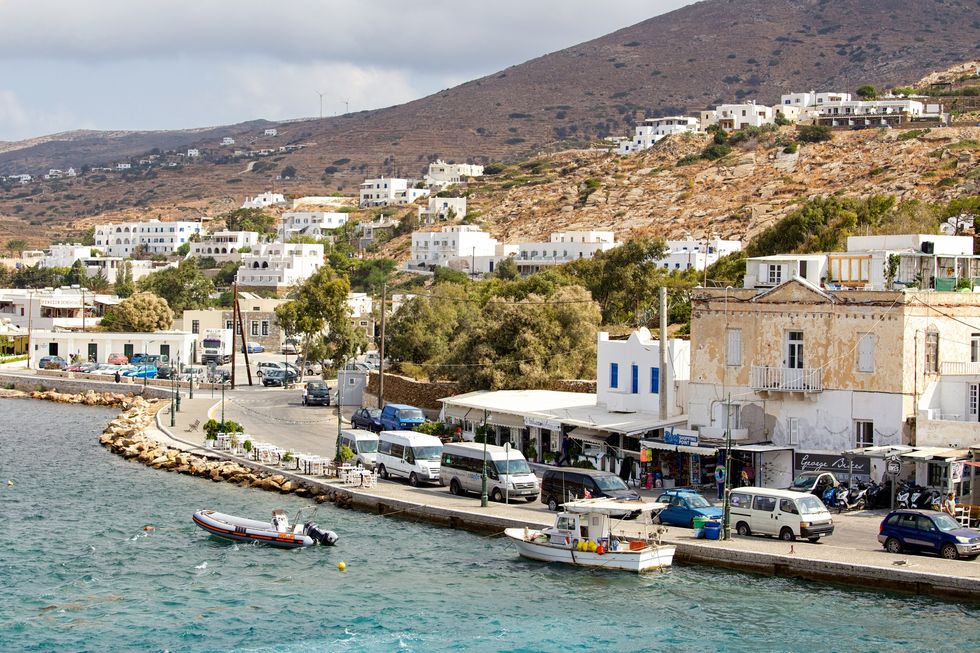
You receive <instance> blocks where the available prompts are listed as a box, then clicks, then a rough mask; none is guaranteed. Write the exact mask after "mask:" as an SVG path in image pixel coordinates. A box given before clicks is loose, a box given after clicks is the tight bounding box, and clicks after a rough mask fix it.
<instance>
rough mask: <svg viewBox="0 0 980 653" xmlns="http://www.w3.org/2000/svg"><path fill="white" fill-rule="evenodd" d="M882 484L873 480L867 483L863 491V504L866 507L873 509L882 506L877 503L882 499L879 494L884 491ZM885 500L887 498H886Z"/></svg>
mask: <svg viewBox="0 0 980 653" xmlns="http://www.w3.org/2000/svg"><path fill="white" fill-rule="evenodd" d="M884 489H885V488H884V486H882V485H880V484H878V483H876V482H875V481H874V480H872V481H870V482H869V483H868V487H867V489H866V490H865V491H864V505H865V507H866V508H870V509H874V508H879V507H883V506H879V505H878V503H879V502H880V501H881V500H882V497H881V496H880V495H881V493H882V492H883V491H884ZM886 500H887V499H886Z"/></svg>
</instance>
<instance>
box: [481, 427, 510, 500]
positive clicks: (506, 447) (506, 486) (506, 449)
mask: <svg viewBox="0 0 980 653" xmlns="http://www.w3.org/2000/svg"><path fill="white" fill-rule="evenodd" d="M486 446H487V445H485V444H484V445H483V447H484V449H486ZM484 455H486V454H484ZM504 457H505V458H506V459H507V481H506V482H505V483H504V503H506V504H510V442H504Z"/></svg>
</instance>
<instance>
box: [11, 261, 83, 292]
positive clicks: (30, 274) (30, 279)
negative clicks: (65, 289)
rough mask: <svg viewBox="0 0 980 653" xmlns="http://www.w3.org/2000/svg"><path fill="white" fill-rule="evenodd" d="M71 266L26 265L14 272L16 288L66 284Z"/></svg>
mask: <svg viewBox="0 0 980 653" xmlns="http://www.w3.org/2000/svg"><path fill="white" fill-rule="evenodd" d="M68 270H69V268H42V267H41V265H40V264H38V265H34V266H30V267H28V266H24V267H22V268H21V269H19V270H17V272H15V273H14V278H13V286H14V288H57V287H58V286H63V285H65V277H67V276H68Z"/></svg>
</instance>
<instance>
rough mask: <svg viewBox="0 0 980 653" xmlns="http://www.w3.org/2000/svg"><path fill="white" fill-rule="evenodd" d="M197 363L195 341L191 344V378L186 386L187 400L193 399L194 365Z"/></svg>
mask: <svg viewBox="0 0 980 653" xmlns="http://www.w3.org/2000/svg"><path fill="white" fill-rule="evenodd" d="M195 363H197V340H194V342H192V343H191V375H190V376H191V378H190V381H189V382H188V385H187V398H188V399H193V398H194V364H195Z"/></svg>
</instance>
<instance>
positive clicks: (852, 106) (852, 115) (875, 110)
mask: <svg viewBox="0 0 980 653" xmlns="http://www.w3.org/2000/svg"><path fill="white" fill-rule="evenodd" d="M931 109H933V110H932V111H930V112H929V113H927V112H926V105H925V104H923V103H922V102H920V101H918V100H910V99H906V98H890V99H882V100H847V101H841V102H827V103H825V104H823V105H820V106H817V107H816V113H815V121H816V122H817V123H818V124H822V125H829V126H831V127H841V126H855V125H865V126H880V125H886V124H888V125H892V124H901V123H902V122H904V121H907V120H910V119H915V118H924V117H927V116H928V117H933V118H939V117H940V114H941V113H942V107H941V106H939V105H936V106H935V107H931Z"/></svg>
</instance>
